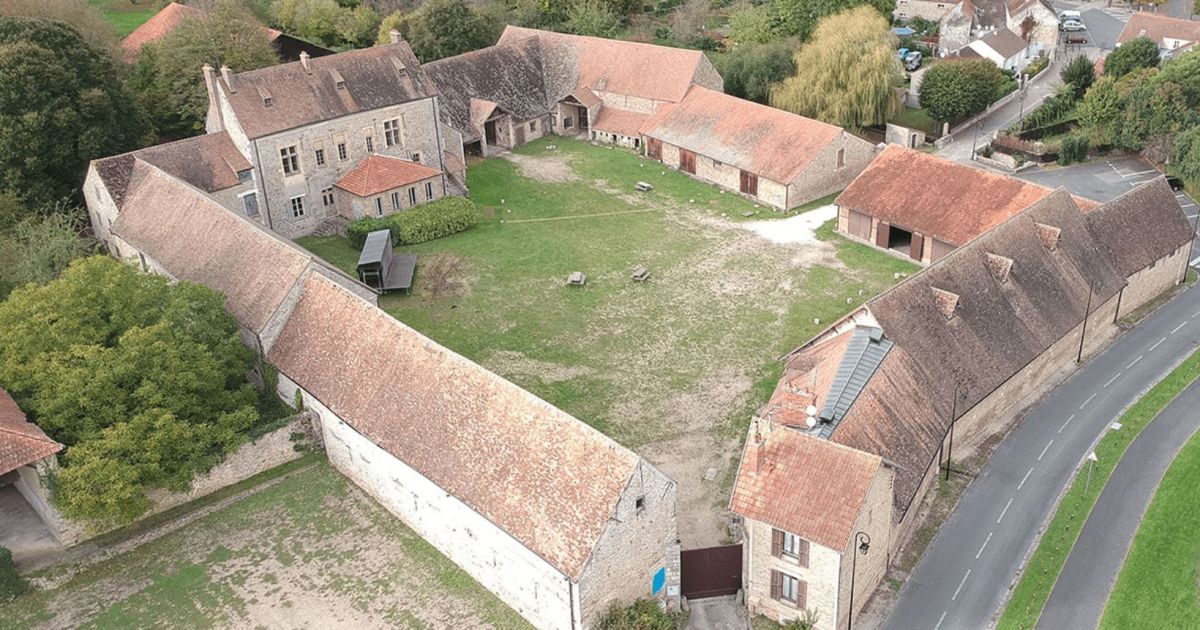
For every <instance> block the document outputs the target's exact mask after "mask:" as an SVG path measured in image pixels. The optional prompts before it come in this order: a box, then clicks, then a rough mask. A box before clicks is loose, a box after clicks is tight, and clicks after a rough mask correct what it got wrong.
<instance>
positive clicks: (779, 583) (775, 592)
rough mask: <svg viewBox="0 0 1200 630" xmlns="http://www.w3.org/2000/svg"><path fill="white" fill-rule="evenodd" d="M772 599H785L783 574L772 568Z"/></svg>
mask: <svg viewBox="0 0 1200 630" xmlns="http://www.w3.org/2000/svg"><path fill="white" fill-rule="evenodd" d="M771 599H783V574H782V573H780V572H778V571H776V570H774V569H771Z"/></svg>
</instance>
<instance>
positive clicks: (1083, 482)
mask: <svg viewBox="0 0 1200 630" xmlns="http://www.w3.org/2000/svg"><path fill="white" fill-rule="evenodd" d="M1197 377H1200V352H1196V353H1194V354H1192V355H1191V356H1190V357H1188V358H1187V359H1186V360H1184V362H1183V363H1181V364H1180V365H1179V366H1178V367H1176V368H1175V369H1174V370H1172V371H1171V373H1170V374H1168V375H1167V376H1166V378H1164V379H1163V380H1161V381H1159V383H1158V384H1157V385H1155V386H1154V387H1153V388H1151V389H1150V391H1149V392H1147V393H1146V395H1145V396H1142V397H1141V399H1139V400H1138V401H1137V402H1136V403H1134V404H1133V405H1132V406H1131V407H1130V408H1129V409H1127V410H1126V411H1125V413H1124V414H1123V415H1122V416H1121V417H1120V419H1119V420H1118V421H1119V422H1120V423H1121V424H1122V425H1123V428H1122V429H1121V430H1120V431H1109V432H1108V433H1106V434H1105V435H1104V437H1103V438H1101V439H1100V442H1099V443H1098V444H1097V445H1096V457H1097V458H1098V460H1099V461H1097V462H1096V463H1095V464H1094V466H1095V467H1094V468H1093V470H1092V481H1091V484H1090V486H1089V487H1088V491H1087V492H1086V493H1085V492H1084V489H1085V486H1088V484H1087V475H1077V476H1076V477H1075V480H1074V481H1073V482H1072V483H1071V486H1070V488H1068V489H1067V492H1066V494H1065V495H1063V498H1062V500H1061V502H1060V503H1059V504H1058V508H1057V509H1056V510H1055V512H1054V517H1053V518H1052V519H1051V521H1050V526H1049V527H1047V529H1046V532H1045V533H1044V534H1043V535H1042V539H1041V541H1039V542H1038V546H1037V549H1036V550H1035V551H1034V552H1033V556H1031V557H1030V559H1029V564H1028V565H1026V567H1025V571H1024V572H1023V573H1022V574H1021V580H1020V581H1019V582H1018V583H1017V587H1016V589H1014V590H1013V594H1012V598H1011V599H1009V601H1008V605H1007V606H1005V609H1004V614H1003V615H1002V616H1001V617H1000V622H999V623H998V624H997V626H996V627H997V629H998V630H1019V629H1028V628H1033V627H1034V626H1036V625H1037V621H1038V617H1040V616H1041V614H1042V608H1043V607H1045V605H1046V600H1047V599H1049V597H1050V591H1051V590H1053V588H1054V583H1055V582H1056V581H1057V580H1058V574H1059V572H1061V571H1062V567H1063V564H1065V563H1066V561H1067V556H1068V555H1070V553H1071V548H1072V547H1073V546H1074V545H1075V540H1076V539H1077V538H1078V537H1079V531H1080V530H1081V529H1083V524H1084V522H1086V521H1087V517H1088V514H1090V513H1091V511H1092V506H1093V505H1095V503H1096V499H1097V498H1098V497H1099V496H1100V493H1101V492H1103V490H1104V486H1105V484H1106V483H1108V478H1109V476H1110V475H1111V474H1112V471H1113V470H1114V469H1115V468H1116V467H1117V463H1119V462H1120V461H1121V456H1122V455H1124V453H1125V450H1126V449H1127V448H1129V445H1130V443H1132V442H1133V440H1134V438H1136V437H1137V436H1138V434H1139V433H1141V432H1142V429H1143V428H1145V427H1146V425H1147V424H1149V423H1150V421H1151V420H1153V419H1154V417H1155V416H1157V415H1158V413H1159V412H1160V411H1162V409H1163V408H1164V407H1166V406H1167V404H1168V403H1170V402H1171V401H1172V400H1174V399H1175V397H1176V396H1178V395H1179V393H1180V392H1182V391H1183V390H1184V389H1186V388H1187V386H1188V385H1190V384H1191V383H1192V382H1193V381H1195V380H1196V378H1197ZM1156 627H1182V626H1170V625H1168V626H1156Z"/></svg>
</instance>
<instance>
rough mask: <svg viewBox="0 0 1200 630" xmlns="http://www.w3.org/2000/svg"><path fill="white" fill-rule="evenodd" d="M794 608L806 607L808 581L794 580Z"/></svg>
mask: <svg viewBox="0 0 1200 630" xmlns="http://www.w3.org/2000/svg"><path fill="white" fill-rule="evenodd" d="M796 608H808V582H805V581H804V580H796Z"/></svg>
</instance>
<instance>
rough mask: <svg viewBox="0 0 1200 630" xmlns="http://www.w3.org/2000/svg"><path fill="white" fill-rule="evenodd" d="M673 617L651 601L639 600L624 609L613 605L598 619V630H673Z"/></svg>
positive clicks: (674, 626) (674, 619) (675, 624)
mask: <svg viewBox="0 0 1200 630" xmlns="http://www.w3.org/2000/svg"><path fill="white" fill-rule="evenodd" d="M677 627H679V624H678V619H677V617H676V616H675V615H673V614H671V613H669V612H667V611H665V610H663V609H662V607H661V606H659V605H658V602H657V601H655V600H653V599H639V600H637V601H635V602H633V603H632V604H629V605H628V606H625V607H623V608H622V607H619V606H616V605H613V607H612V608H609V609H608V612H606V613H605V614H604V617H603V618H601V619H600V624H599V626H598V628H599V630H675V629H676V628H677Z"/></svg>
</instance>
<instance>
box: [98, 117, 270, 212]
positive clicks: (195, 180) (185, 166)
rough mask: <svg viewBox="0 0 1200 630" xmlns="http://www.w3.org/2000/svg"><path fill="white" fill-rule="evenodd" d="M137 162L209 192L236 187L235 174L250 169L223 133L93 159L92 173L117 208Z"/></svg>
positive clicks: (120, 203)
mask: <svg viewBox="0 0 1200 630" xmlns="http://www.w3.org/2000/svg"><path fill="white" fill-rule="evenodd" d="M138 159H140V160H143V161H145V162H146V163H148V164H152V165H154V166H156V167H158V168H160V169H162V170H163V171H166V172H167V173H169V174H171V175H173V176H175V177H178V178H179V179H181V180H183V181H185V182H187V183H189V184H191V185H192V186H195V187H196V188H199V189H200V190H203V191H204V192H209V193H211V192H216V191H218V190H224V189H226V188H231V187H233V186H237V185H238V184H239V183H241V182H240V181H239V180H238V176H237V174H238V172H239V171H246V170H249V169H250V168H251V165H250V162H249V161H248V160H247V159H246V157H245V156H243V155H242V153H241V152H240V151H238V148H237V147H236V146H235V145H234V144H233V140H232V139H231V138H230V137H229V134H228V133H225V132H223V131H222V132H220V133H211V134H205V135H203V136H196V137H194V138H185V139H183V140H178V141H175V142H168V143H166V144H159V145H155V146H152V147H146V148H144V149H138V150H137V151H131V152H129V153H122V154H121V155H114V156H112V157H106V158H103V159H99V160H96V161H95V162H93V164H94V165H95V167H96V172H97V174H99V175H100V178H101V180H103V181H104V186H105V188H107V189H108V192H109V195H111V196H112V198H113V201H114V202H116V204H117V207H118V208H120V207H122V205H123V204H124V198H125V189H126V188H127V187H128V186H129V177H130V173H131V172H132V171H133V163H134V161H135V160H138Z"/></svg>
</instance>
